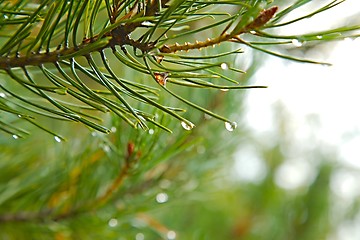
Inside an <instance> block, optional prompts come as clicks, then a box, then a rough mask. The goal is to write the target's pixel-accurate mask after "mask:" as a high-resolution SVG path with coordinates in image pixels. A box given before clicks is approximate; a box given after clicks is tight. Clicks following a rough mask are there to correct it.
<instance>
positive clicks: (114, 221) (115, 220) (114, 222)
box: [108, 218, 118, 227]
mask: <svg viewBox="0 0 360 240" xmlns="http://www.w3.org/2000/svg"><path fill="white" fill-rule="evenodd" d="M108 225H109V227H116V226H117V225H118V220H117V219H115V218H112V219H110V220H109V222H108Z"/></svg>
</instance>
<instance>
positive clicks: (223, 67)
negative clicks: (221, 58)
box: [220, 63, 229, 70]
mask: <svg viewBox="0 0 360 240" xmlns="http://www.w3.org/2000/svg"><path fill="white" fill-rule="evenodd" d="M220 67H221V68H222V69H223V70H227V69H229V66H228V65H227V63H222V64H221V65H220Z"/></svg>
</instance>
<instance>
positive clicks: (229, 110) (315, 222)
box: [0, 0, 360, 240]
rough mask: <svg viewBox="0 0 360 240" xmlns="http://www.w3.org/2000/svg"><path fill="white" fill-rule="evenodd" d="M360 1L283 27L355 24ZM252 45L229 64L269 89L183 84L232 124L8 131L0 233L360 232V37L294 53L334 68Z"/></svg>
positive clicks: (196, 116)
mask: <svg viewBox="0 0 360 240" xmlns="http://www.w3.org/2000/svg"><path fill="white" fill-rule="evenodd" d="M322 2H323V1H313V3H311V4H307V5H305V6H304V7H303V8H301V10H299V12H296V13H298V14H299V15H301V14H303V12H301V11H304V12H308V11H310V10H311V9H313V8H314V7H315V6H318V5H319V4H322ZM359 9H360V3H359V2H358V1H357V0H347V1H345V2H344V3H342V4H340V5H339V6H337V7H335V8H334V9H331V10H329V11H326V12H324V13H321V14H319V15H318V16H314V17H313V18H310V19H307V20H303V21H300V22H299V23H296V24H294V25H291V28H284V29H282V31H284V32H282V33H281V34H284V35H287V34H292V33H294V32H296V34H299V33H301V32H308V31H309V29H311V31H315V30H324V29H329V28H331V27H336V26H343V25H346V24H350V25H354V24H358V23H359V22H360V14H359ZM292 16H293V15H292ZM226 47H229V46H227V45H225V46H224V50H229V49H226ZM244 50H245V53H244V54H240V55H239V56H235V57H234V58H233V59H231V61H230V62H234V63H235V64H236V65H237V67H239V68H241V69H244V70H246V71H247V74H245V75H244V74H241V75H239V76H237V77H238V78H240V79H241V82H242V83H244V84H246V83H251V84H257V85H267V86H268V88H267V89H255V90H246V91H213V90H203V89H200V90H199V89H191V90H190V91H189V90H188V89H183V90H179V91H181V93H182V95H183V96H186V97H187V98H189V99H194V100H195V101H197V103H199V104H201V105H202V106H206V107H208V108H209V109H211V110H214V111H216V112H217V113H219V114H223V115H225V116H230V117H231V119H234V120H235V121H236V122H237V125H238V127H237V129H236V130H234V131H231V132H229V131H227V130H226V129H225V127H224V125H223V124H222V123H221V122H219V121H217V120H215V119H211V118H210V117H209V116H204V115H203V114H202V113H198V112H196V111H192V110H189V111H188V112H187V113H186V114H187V117H189V118H190V119H191V121H193V122H194V123H195V125H196V126H197V127H196V128H194V129H193V130H192V131H185V130H183V129H182V128H181V127H180V124H178V122H176V121H175V123H174V121H171V120H172V119H168V118H166V117H164V120H163V122H164V123H167V124H168V125H169V126H171V129H174V133H173V134H168V133H165V132H164V131H161V130H159V129H155V128H154V129H150V130H149V131H148V132H139V131H135V130H133V129H130V128H129V126H127V125H126V124H124V123H123V122H121V121H120V120H119V119H117V118H115V117H112V116H108V115H107V116H105V117H104V118H105V121H106V122H107V123H108V124H109V126H112V127H111V130H112V133H111V134H109V135H104V134H101V133H98V132H90V131H89V130H88V129H85V128H79V126H78V125H76V124H73V123H62V122H56V123H55V122H51V123H48V125H50V126H52V127H53V128H55V129H57V130H59V131H60V132H61V133H62V134H63V135H64V136H65V137H66V138H67V139H68V140H67V141H66V142H64V141H58V139H56V138H55V139H54V138H52V137H50V136H49V135H48V134H47V133H45V132H42V131H39V130H38V129H36V128H33V129H32V132H35V131H36V134H34V133H33V134H32V135H31V136H29V137H27V138H26V139H16V138H12V137H11V136H8V135H3V134H2V135H0V148H1V151H0V159H1V160H0V239H57V240H60V239H136V240H144V239H214V240H216V239H246V240H247V239H261V240H263V239H269V240H272V239H277V240H281V239H283V240H289V239H297V240H298V239H304V240H313V239H328V240H335V239H341V240H356V239H360V211H359V210H360V209H359V204H360V201H359V193H360V184H359V183H360V169H359V167H360V161H359V160H360V159H358V158H360V135H359V131H360V113H359V111H358V109H357V108H356V105H357V103H358V102H359V100H360V95H359V94H358V89H359V87H360V83H359V80H360V79H359V74H358V69H357V65H358V56H359V54H360V41H359V39H352V38H349V39H345V40H343V41H340V42H330V43H326V44H319V45H315V46H314V45H310V46H307V43H306V42H299V41H294V44H293V46H291V47H289V48H288V49H287V50H286V51H287V52H288V54H294V55H297V56H301V57H304V58H310V59H316V60H321V61H325V62H330V63H331V64H333V65H332V66H322V65H312V64H303V63H295V62H291V61H288V60H282V59H279V58H276V57H271V56H267V55H265V54H262V53H259V52H255V51H253V50H251V49H248V48H246V47H245V48H244ZM205 51H207V50H205ZM208 51H211V50H208ZM119 71H121V69H119ZM224 71H226V70H224ZM136 74H137V73H135V72H131V71H127V72H126V77H128V78H134V79H136V78H138V77H137V76H138V75H136ZM234 74H235V73H234ZM173 88H174V89H175V88H176V86H175V87H173ZM160 101H163V102H167V103H169V104H170V103H172V102H173V101H174V100H173V99H170V98H168V96H165V97H162V98H161V99H160ZM181 107H184V106H181ZM27 127H29V126H27ZM30 127H31V126H30ZM129 144H130V145H131V144H133V146H134V149H135V150H134V151H135V152H137V154H138V155H136V156H139V159H140V160H139V162H138V163H137V164H136V166H135V167H134V169H133V170H132V171H131V173H129V174H128V175H129V176H128V177H127V178H126V179H125V180H124V181H123V183H122V184H121V185H118V187H119V189H117V190H116V191H114V192H113V196H112V197H111V198H109V199H107V201H106V203H104V204H103V205H101V206H100V207H98V208H89V209H87V208H81V206H87V203H88V202H89V201H90V203H91V200H92V199H97V198H98V196H103V193H104V192H106V189H108V186H112V184H113V183H114V182H113V181H114V179H116V176H118V172H119V166H122V165H121V164H122V162H123V159H124V158H126V156H127V154H128V153H129V146H130V145H129ZM131 146H132V145H131ZM90 205H91V204H90ZM49 209H54V210H51V211H50V210H49ZM80 210H81V211H80ZM29 237H30V238H29Z"/></svg>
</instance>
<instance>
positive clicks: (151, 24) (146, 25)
mask: <svg viewBox="0 0 360 240" xmlns="http://www.w3.org/2000/svg"><path fill="white" fill-rule="evenodd" d="M141 25H143V26H145V27H151V26H154V23H152V22H149V21H143V22H142V23H141Z"/></svg>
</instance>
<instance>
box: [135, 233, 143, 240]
mask: <svg viewBox="0 0 360 240" xmlns="http://www.w3.org/2000/svg"><path fill="white" fill-rule="evenodd" d="M135 239H136V240H144V239H145V235H144V234H143V233H137V234H136V235H135Z"/></svg>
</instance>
